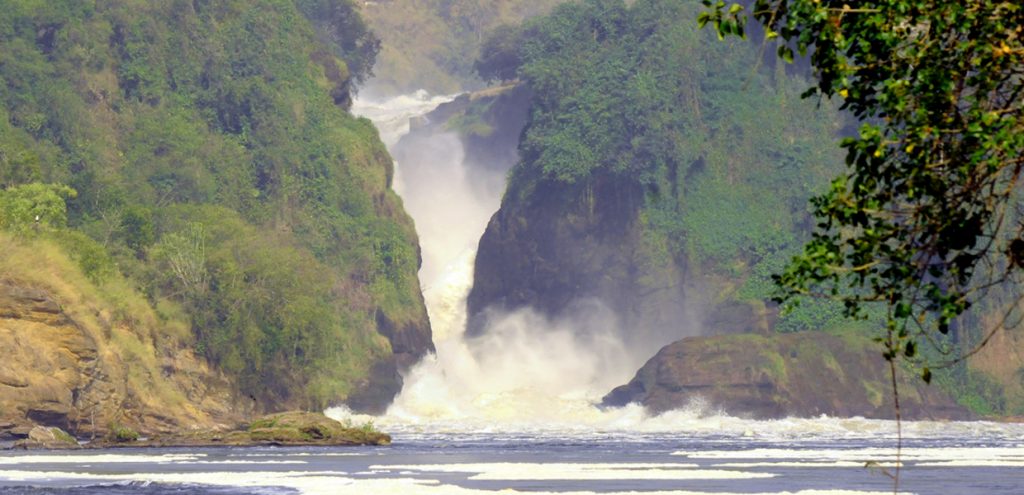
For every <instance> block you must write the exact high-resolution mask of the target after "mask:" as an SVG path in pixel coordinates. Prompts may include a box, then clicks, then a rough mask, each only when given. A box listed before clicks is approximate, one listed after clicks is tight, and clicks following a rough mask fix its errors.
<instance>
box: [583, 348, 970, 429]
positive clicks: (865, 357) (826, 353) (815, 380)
mask: <svg viewBox="0 0 1024 495" xmlns="http://www.w3.org/2000/svg"><path fill="white" fill-rule="evenodd" d="M898 376H899V384H900V389H899V392H900V402H901V412H902V414H903V417H904V418H906V419H956V420H962V419H970V418H971V417H972V415H971V414H970V413H969V412H968V411H967V410H966V409H965V408H964V407H962V406H960V405H958V404H957V403H956V402H955V401H954V400H953V399H952V398H951V397H949V396H948V395H947V394H945V393H944V392H942V391H941V390H939V388H938V387H936V386H929V385H927V384H925V383H924V382H922V381H921V380H920V379H919V378H918V377H917V376H916V375H914V374H911V373H909V372H906V371H904V370H899V375H898ZM889 384H890V374H889V366H888V363H887V362H886V361H885V359H884V358H883V357H882V350H881V348H880V347H878V344H876V343H875V342H873V341H872V340H871V339H870V337H869V336H867V335H864V334H860V333H855V332H844V333H836V334H832V333H826V332H800V333H789V334H770V335H755V334H737V335H722V336H716V337H690V338H685V339H682V340H680V341H677V342H674V343H672V344H669V345H667V346H665V347H664V348H662V349H661V350H660V351H659V352H658V354H657V355H655V356H654V357H653V358H651V359H650V360H649V361H648V362H647V364H645V365H644V366H643V367H642V368H641V369H640V370H639V371H638V372H637V374H636V376H635V377H634V378H633V379H632V380H631V381H630V382H629V383H627V384H625V385H623V386H620V387H618V388H616V389H614V390H612V391H611V393H609V394H608V395H606V396H605V397H604V400H603V404H604V405H606V406H622V405H625V404H628V403H633V402H635V403H639V404H642V405H643V406H645V407H646V408H647V409H648V410H650V411H651V412H653V413H660V412H664V411H667V410H671V409H679V408H685V407H687V406H689V405H690V404H692V403H695V402H701V403H703V404H705V406H706V407H708V408H709V409H710V410H713V411H724V412H726V413H729V414H733V415H740V416H749V417H753V418H781V417H787V416H800V417H813V416H820V415H823V414H824V415H828V416H837V417H852V416H863V417H866V418H885V419H888V418H893V417H894V409H893V400H892V389H891V386H890V385H889Z"/></svg>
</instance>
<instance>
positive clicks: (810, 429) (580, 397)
mask: <svg viewBox="0 0 1024 495" xmlns="http://www.w3.org/2000/svg"><path fill="white" fill-rule="evenodd" d="M451 99H452V97H449V96H430V95H428V94H427V93H425V92H422V91H420V92H417V93H414V94H412V95H404V96H400V97H397V98H393V99H390V100H386V101H366V100H357V101H356V103H355V105H354V107H353V112H354V113H356V114H358V115H362V116H366V117H368V118H370V119H371V120H373V122H374V123H375V124H376V125H377V126H378V128H379V129H380V130H381V136H382V138H383V140H384V141H385V143H386V144H387V145H388V146H389V149H392V150H394V149H395V146H396V144H397V143H398V142H399V140H400V139H401V138H402V136H403V135H405V134H406V133H408V132H409V119H410V118H413V117H418V116H421V115H423V114H425V113H427V112H429V111H430V110H432V109H433V108H435V107H436V106H437V105H438V104H440V103H443V102H447V101H450V100H451ZM419 146H420V147H421V148H422V149H420V148H417V149H416V150H415V152H414V153H405V154H404V155H405V156H407V157H412V159H411V161H414V162H415V163H404V164H403V163H397V164H396V180H395V186H394V187H395V190H396V192H398V193H399V194H400V195H401V196H402V198H403V200H404V202H405V207H406V210H407V211H408V212H409V213H410V215H412V217H413V219H414V220H415V222H416V229H417V232H418V233H419V237H420V244H421V249H422V252H423V266H422V268H421V270H420V280H421V282H422V283H423V284H424V297H425V300H426V304H427V310H428V312H429V315H430V319H431V324H432V327H433V331H434V342H435V346H436V347H437V354H436V356H430V357H428V358H426V359H424V360H423V362H421V363H419V364H418V365H417V366H415V367H414V368H413V369H411V370H410V371H409V372H408V374H407V376H406V377H405V385H404V387H403V390H402V392H401V394H400V395H399V396H398V397H397V398H396V400H395V402H394V404H393V405H392V406H391V407H390V408H389V410H388V411H387V413H386V414H385V415H384V416H382V417H373V418H371V417H358V416H355V417H353V415H351V414H350V413H349V412H348V411H347V410H345V409H344V408H337V409H332V410H330V411H328V414H330V415H332V416H334V417H348V418H350V419H352V420H354V421H368V420H372V421H374V422H375V423H376V424H378V425H380V426H382V427H383V428H384V429H386V430H388V431H391V432H399V433H401V432H406V433H410V434H415V432H417V431H423V432H431V433H460V434H493V433H497V432H503V433H509V434H515V433H516V432H520V433H530V434H554V435H569V436H587V435H600V434H602V432H636V433H651V432H670V431H685V432H687V433H689V434H693V435H697V436H701V435H728V436H736V437H752V438H762V439H793V438H803V439H806V438H846V439H849V438H875V439H879V438H887V437H893V438H894V437H895V431H896V428H895V425H894V424H893V423H892V422H891V421H878V420H865V419H863V418H852V419H843V418H825V417H822V418H812V419H795V418H794V419H783V420H777V421H751V420H746V419H741V418H735V417H730V416H727V415H724V414H719V413H717V412H716V411H712V410H708V409H707V408H706V407H704V406H703V405H702V404H701V403H700V402H699V401H697V402H695V403H694V404H691V405H690V407H688V408H686V409H683V410H677V411H670V412H668V413H665V414H662V415H659V416H653V417H652V416H650V415H648V414H647V413H646V412H645V411H644V410H643V409H642V408H641V407H639V406H636V405H629V406H626V407H623V408H616V409H601V408H598V407H596V406H595V403H596V402H597V401H598V400H599V399H600V397H601V396H602V395H603V394H605V393H607V392H608V391H609V390H610V389H611V388H612V387H614V386H615V385H619V384H622V383H625V382H626V381H627V380H628V379H629V378H630V377H631V375H632V373H633V372H634V371H635V370H636V369H637V367H638V365H639V364H641V363H637V362H635V361H634V360H633V359H631V358H630V356H629V354H628V353H627V352H625V349H624V348H623V346H622V344H621V342H620V341H619V340H618V339H617V338H616V332H615V330H616V329H615V328H613V327H612V325H614V320H615V319H614V318H612V317H611V315H610V312H609V311H608V310H607V309H604V308H602V307H601V306H600V305H599V304H595V305H591V306H589V307H584V308H583V309H581V310H580V311H579V312H578V314H574V315H572V317H571V318H566V319H563V320H558V321H551V320H549V319H546V318H544V317H542V316H540V315H538V314H536V313H534V312H532V311H529V310H522V311H517V312H514V313H511V314H507V315H504V317H502V318H497V319H496V322H495V323H494V324H493V326H492V327H491V328H489V329H488V331H487V332H486V334H485V336H484V337H481V338H477V339H473V340H472V341H466V340H464V339H463V332H464V330H465V324H466V296H467V295H468V293H469V290H470V288H471V286H472V282H473V262H474V258H475V255H476V247H477V243H478V241H479V239H480V236H481V235H482V234H483V232H484V229H485V228H486V225H487V221H488V219H489V218H490V216H491V215H492V214H493V213H494V212H495V211H496V210H497V209H498V206H499V204H500V196H499V194H497V193H495V192H494V191H493V188H487V187H480V185H479V183H474V182H473V181H471V180H470V179H469V175H468V174H467V171H468V167H471V166H473V164H467V163H465V161H466V158H465V154H464V152H463V148H462V143H461V142H460V141H459V138H458V137H457V136H456V135H454V134H447V133H441V134H436V135H434V136H433V137H432V138H431V139H430V140H429V142H428V143H420V145H419ZM581 328H585V329H586V331H585V332H582V331H579V330H580V329H581ZM904 435H905V436H907V437H918V438H927V437H943V436H948V435H954V436H965V437H975V438H977V437H987V436H993V437H999V438H1019V439H1022V440H1024V427H1022V426H1019V425H1005V424H997V423H986V422H971V423H946V422H916V423H911V424H906V425H905V426H904Z"/></svg>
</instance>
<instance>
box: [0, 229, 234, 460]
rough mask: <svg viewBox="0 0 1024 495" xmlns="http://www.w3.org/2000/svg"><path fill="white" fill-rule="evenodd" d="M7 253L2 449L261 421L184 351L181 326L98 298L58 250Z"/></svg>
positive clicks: (2, 301) (7, 244)
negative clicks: (19, 443)
mask: <svg viewBox="0 0 1024 495" xmlns="http://www.w3.org/2000/svg"><path fill="white" fill-rule="evenodd" d="M0 245H3V247H4V253H5V256H9V258H7V259H6V260H4V261H3V262H0V355H2V356H4V358H3V360H2V361H0V440H13V439H17V438H23V437H25V436H27V435H28V433H29V431H30V430H31V429H32V427H33V426H35V425H44V426H50V427H53V426H56V427H59V428H61V429H64V430H66V431H68V432H71V433H72V434H73V435H75V436H78V437H79V438H93V437H103V436H106V435H107V434H108V433H109V432H110V431H111V430H112V429H115V428H129V429H132V430H135V431H138V432H141V433H142V434H144V435H148V434H156V433H166V432H173V431H182V430H188V429H193V428H217V427H218V426H222V425H230V424H234V423H236V422H237V421H239V420H241V419H243V418H244V417H246V416H247V415H249V414H251V413H252V412H253V409H254V404H253V403H252V400H251V399H250V398H249V397H245V396H242V395H241V394H239V393H238V392H237V388H236V386H235V384H233V383H232V382H231V381H230V380H229V379H227V378H226V377H225V376H223V375H222V374H220V373H217V372H215V371H213V370H211V369H210V367H209V366H208V365H207V364H206V363H205V362H204V361H203V360H202V359H199V358H197V357H196V356H195V354H194V353H193V352H192V350H191V349H189V348H183V347H182V345H183V343H184V342H183V341H181V340H179V339H177V338H175V337H174V335H175V334H176V329H175V328H174V327H175V326H176V322H173V321H170V322H168V321H166V320H164V321H161V318H160V317H158V316H157V315H156V314H154V313H153V312H152V310H149V309H148V308H147V307H145V306H141V307H140V306H137V305H135V304H134V303H135V302H137V300H133V299H131V298H129V299H123V300H120V301H114V300H113V298H111V297H107V296H103V295H98V294H96V293H95V292H91V291H95V290H96V289H97V288H96V287H94V286H91V285H90V284H89V283H88V281H86V280H84V278H83V277H81V275H80V274H78V273H77V272H76V270H75V269H74V267H73V266H72V264H71V263H70V262H69V260H67V259H66V258H65V257H64V256H62V255H61V254H60V253H59V252H55V251H54V250H53V249H52V246H47V245H45V244H38V243H35V244H29V245H18V244H14V243H12V242H11V241H10V239H7V238H0ZM12 262H13V263H28V264H27V265H22V268H14V267H12V266H11V265H12ZM33 262H40V263H41V264H39V265H34V264H33ZM30 266H31V267H33V268H34V269H37V270H38V272H32V273H29V272H28V271H26V270H25V269H24V268H28V267H30Z"/></svg>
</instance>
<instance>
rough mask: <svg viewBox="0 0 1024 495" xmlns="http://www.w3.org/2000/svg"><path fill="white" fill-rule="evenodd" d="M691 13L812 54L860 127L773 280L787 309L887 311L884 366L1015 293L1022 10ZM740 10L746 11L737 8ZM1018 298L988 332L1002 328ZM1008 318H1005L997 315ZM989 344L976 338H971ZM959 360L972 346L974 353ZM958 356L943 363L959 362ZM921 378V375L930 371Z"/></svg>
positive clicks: (863, 7) (1023, 113)
mask: <svg viewBox="0 0 1024 495" xmlns="http://www.w3.org/2000/svg"><path fill="white" fill-rule="evenodd" d="M704 4H705V5H706V6H708V7H709V9H708V10H706V11H705V12H704V13H703V14H702V15H701V18H700V19H699V23H700V24H701V25H705V24H708V23H710V24H712V25H714V27H715V28H716V30H717V31H718V33H719V35H720V36H724V35H739V36H743V35H744V33H745V31H746V30H747V29H746V28H747V26H746V23H747V20H748V15H749V16H752V17H753V18H754V19H756V20H757V21H759V22H760V23H761V24H762V25H763V27H764V32H765V38H766V41H765V42H766V44H769V43H771V44H775V47H776V51H777V53H778V55H779V56H780V57H781V58H783V59H784V60H786V61H789V62H792V61H793V59H794V57H796V56H797V54H798V55H799V56H800V57H807V58H808V60H809V62H810V65H811V67H812V69H813V71H814V73H815V75H816V76H817V84H816V85H815V86H814V87H812V88H810V89H809V90H808V91H807V93H805V96H813V95H818V96H819V97H830V98H837V99H839V100H840V101H841V102H842V108H844V109H846V110H848V111H850V112H852V114H853V115H855V116H856V117H857V118H859V119H860V120H861V122H862V124H861V127H860V130H859V133H857V135H856V136H852V137H849V138H847V139H845V140H843V142H842V146H843V148H845V150H846V153H847V157H846V163H847V165H848V168H847V171H846V173H844V174H843V175H841V176H840V177H838V178H837V179H835V181H834V182H833V183H832V186H831V188H830V189H829V191H828V192H827V193H825V194H822V195H820V196H817V197H815V198H814V199H813V200H812V204H813V208H814V213H815V215H816V217H817V219H818V224H817V229H816V232H815V234H814V236H813V239H812V240H811V241H810V242H808V243H807V244H806V246H805V247H804V250H803V253H802V254H800V255H799V256H796V257H795V258H794V259H793V260H792V263H791V264H790V265H789V266H788V268H786V269H785V270H784V271H783V272H782V274H781V275H779V276H777V281H778V283H779V284H780V286H781V288H782V294H781V297H782V298H783V299H785V298H789V297H792V296H793V295H795V294H814V295H818V296H823V297H832V298H837V299H841V300H842V301H844V303H845V307H846V313H847V314H848V315H851V316H858V315H861V314H863V311H864V308H865V307H866V306H867V305H869V304H871V303H880V304H882V305H884V306H886V307H887V308H888V318H887V320H888V332H887V335H888V336H887V337H886V338H883V342H884V345H885V347H886V357H887V358H889V359H890V360H892V359H895V358H896V357H898V356H900V355H902V356H905V357H907V358H910V359H916V357H917V356H919V347H920V344H922V343H923V342H926V341H927V342H931V343H935V344H937V345H936V346H935V347H937V348H940V350H941V347H942V345H941V343H942V342H944V341H946V339H945V338H944V335H946V334H949V333H950V330H951V327H953V326H955V322H956V320H957V318H958V317H960V316H961V315H963V314H964V313H965V312H966V311H967V310H968V309H969V308H971V307H972V306H974V305H977V304H978V303H979V301H981V299H982V297H983V296H984V295H985V294H986V293H990V292H991V291H992V290H998V291H1000V292H1001V293H1003V294H1006V293H1012V294H1016V293H1019V291H1018V290H1017V287H1018V284H1019V282H1020V277H1021V275H1022V272H1024V270H1022V268H1024V238H1022V234H1024V223H1021V218H1022V217H1021V206H1022V202H1021V187H1020V175H1021V166H1022V162H1024V157H1022V151H1024V98H1022V92H1024V77H1022V76H1024V37H1022V35H1024V8H1022V6H1021V5H1020V4H1019V3H1018V2H1009V1H995V0H971V1H941V0H867V1H863V2H856V3H855V4H854V5H855V6H851V5H850V2H843V1H839V0H757V1H755V2H753V4H752V5H749V6H744V5H740V4H732V5H729V6H727V5H726V3H725V2H724V1H717V2H711V1H709V0H705V1H704ZM748 12H749V14H748ZM1018 302H1019V300H1018V299H1015V300H1014V301H1011V302H1010V303H1009V304H1006V305H1004V306H1006V307H1008V308H1010V309H1009V310H1008V312H1007V313H1006V317H1004V318H1002V319H1000V323H999V324H998V325H996V327H994V328H992V329H989V333H988V335H991V332H994V331H995V330H998V328H999V327H1001V326H1005V325H1007V324H1009V322H1010V321H1012V320H1013V319H1014V318H1015V317H1016V315H1015V314H1014V312H1013V311H1012V309H1013V308H1016V307H1017V306H1018V304H1017V303H1018ZM1004 309H1006V308H1005V307H1004ZM986 340H987V336H986V337H983V338H982V339H981V342H980V343H981V344H983V343H984V342H985V341H986ZM966 352H967V353H969V352H971V351H969V350H967V351H966ZM955 360H956V358H954V361H955ZM922 377H923V378H924V379H925V380H926V381H927V380H930V377H931V372H930V371H929V369H928V367H927V366H924V367H923V369H922Z"/></svg>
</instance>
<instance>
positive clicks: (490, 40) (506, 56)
mask: <svg viewBox="0 0 1024 495" xmlns="http://www.w3.org/2000/svg"><path fill="white" fill-rule="evenodd" d="M521 43H522V33H521V32H520V30H519V28H517V27H516V26H510V25H508V24H502V25H501V26H498V27H496V28H494V30H493V31H491V33H490V34H489V35H488V36H487V39H485V40H484V43H483V45H482V46H481V47H480V57H479V58H477V60H476V62H475V63H474V64H473V70H475V71H476V73H477V75H478V76H480V79H483V80H484V81H487V82H491V81H511V80H513V79H515V78H516V71H518V70H519V66H520V65H522V64H523V60H522V57H521V56H520V54H519V45H520V44H521Z"/></svg>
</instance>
